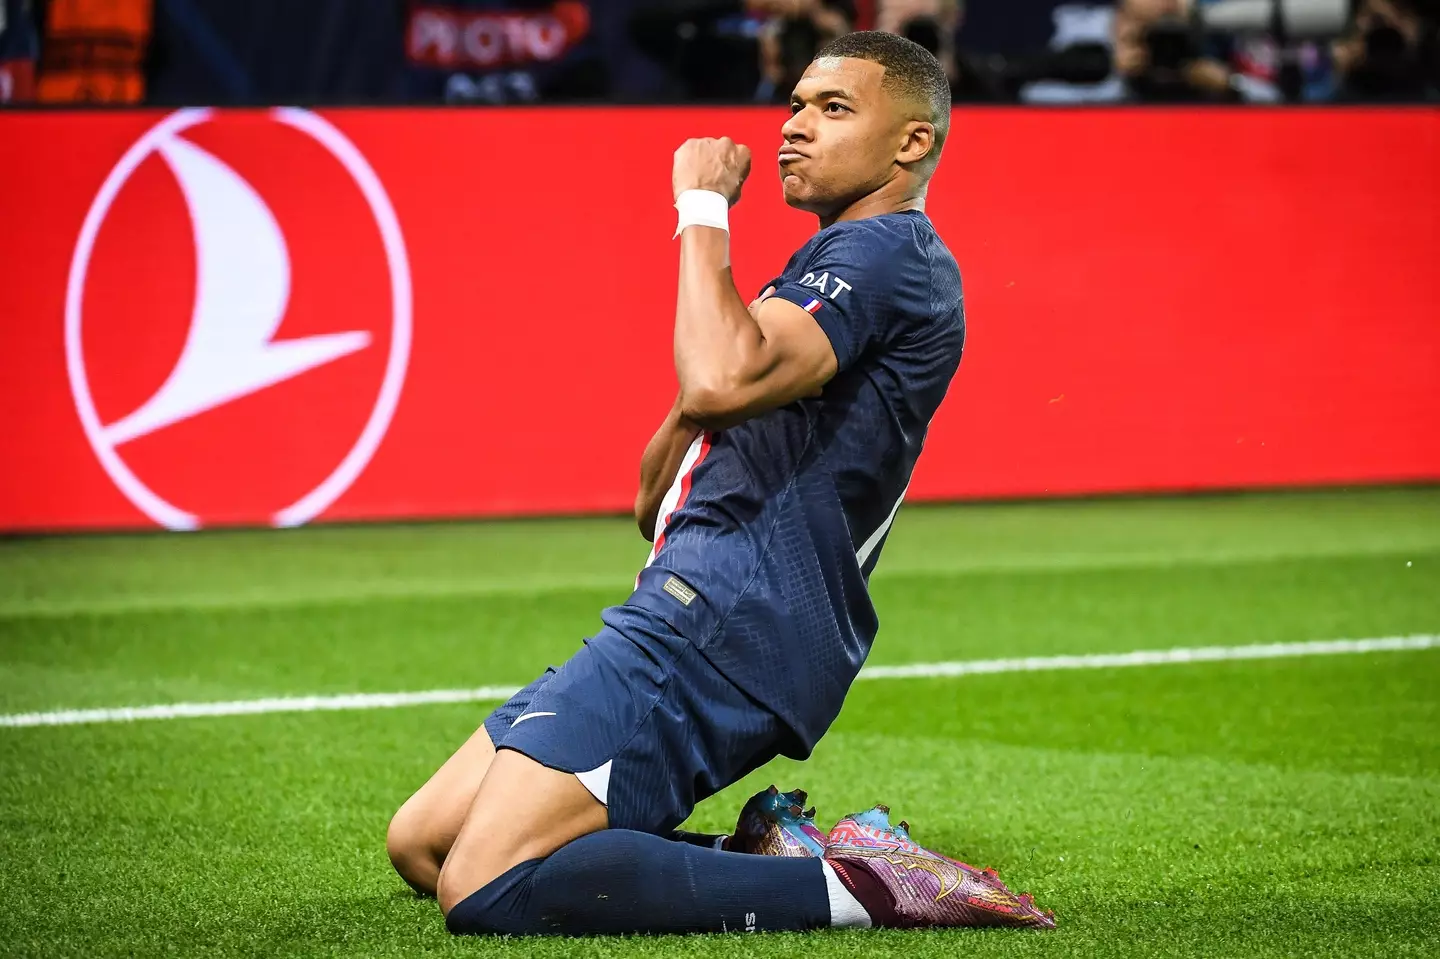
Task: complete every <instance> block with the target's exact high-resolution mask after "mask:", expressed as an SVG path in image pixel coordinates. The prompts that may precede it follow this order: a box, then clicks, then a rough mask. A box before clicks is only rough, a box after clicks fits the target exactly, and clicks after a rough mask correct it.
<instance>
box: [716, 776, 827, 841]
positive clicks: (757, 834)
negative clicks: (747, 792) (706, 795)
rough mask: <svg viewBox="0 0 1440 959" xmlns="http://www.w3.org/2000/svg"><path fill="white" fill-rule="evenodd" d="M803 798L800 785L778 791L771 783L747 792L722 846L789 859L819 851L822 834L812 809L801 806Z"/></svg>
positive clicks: (804, 795)
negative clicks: (753, 793) (732, 829)
mask: <svg viewBox="0 0 1440 959" xmlns="http://www.w3.org/2000/svg"><path fill="white" fill-rule="evenodd" d="M806 798H807V797H806V794H805V790H803V789H796V790H792V791H791V792H788V793H782V792H781V791H780V790H779V789H777V788H775V787H774V786H771V787H770V788H769V789H767V790H765V791H764V792H758V793H756V794H755V795H753V796H751V797H750V800H749V802H747V803H745V808H744V809H741V810H740V819H739V821H737V822H736V823H735V834H734V835H733V836H731V837H730V841H729V843H728V844H726V847H725V848H727V849H729V850H730V851H731V852H747V853H752V854H755V855H759V856H785V857H788V858H791V859H805V858H810V859H814V858H818V857H819V856H821V855H823V854H824V853H825V834H824V833H823V832H821V831H820V830H819V829H817V828H816V827H815V810H814V809H809V810H807V809H806V808H805V800H806Z"/></svg>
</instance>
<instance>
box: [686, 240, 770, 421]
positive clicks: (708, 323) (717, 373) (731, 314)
mask: <svg viewBox="0 0 1440 959" xmlns="http://www.w3.org/2000/svg"><path fill="white" fill-rule="evenodd" d="M728 242H729V238H728V236H727V235H726V233H725V232H724V231H723V230H714V229H707V228H705V227H690V228H689V229H687V230H686V231H685V233H684V234H683V236H682V237H681V239H680V293H679V298H678V301H677V302H676V306H675V372H676V374H677V375H678V376H679V378H680V405H681V409H682V411H683V412H684V413H685V414H686V416H688V417H689V418H691V419H692V420H694V421H695V422H697V423H700V424H702V425H705V426H712V425H716V424H711V423H709V422H707V417H708V416H709V411H711V410H714V409H716V408H717V407H723V406H724V405H725V403H724V398H725V397H728V396H730V395H733V394H734V393H735V392H736V391H737V390H740V389H743V388H744V387H745V386H746V385H748V384H749V383H751V382H753V381H754V380H755V379H756V378H757V375H758V373H759V372H763V366H764V363H765V337H764V336H763V335H762V334H761V331H760V326H759V325H758V324H757V323H756V322H755V318H754V317H752V316H751V315H750V311H749V310H748V309H747V308H746V306H745V301H744V300H742V299H741V297H740V293H739V291H738V290H736V289H735V281H734V279H733V278H732V277H731V275H730V270H729V269H728V267H726V265H725V262H726V258H727V249H728Z"/></svg>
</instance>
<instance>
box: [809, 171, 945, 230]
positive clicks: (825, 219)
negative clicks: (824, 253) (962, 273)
mask: <svg viewBox="0 0 1440 959" xmlns="http://www.w3.org/2000/svg"><path fill="white" fill-rule="evenodd" d="M924 209H925V194H924V193H923V192H922V193H920V194H919V195H914V194H911V193H910V192H909V191H907V190H905V189H904V188H903V187H901V185H900V184H899V183H898V182H896V181H891V182H890V183H887V184H885V185H884V186H882V187H881V188H880V189H878V190H876V191H875V192H874V193H867V194H866V195H865V196H862V197H861V198H860V199H858V200H856V201H855V202H854V203H852V204H850V205H849V206H847V207H846V208H845V209H843V210H841V211H840V212H839V213H836V214H834V215H833V216H822V217H820V229H822V230H823V229H825V228H826V227H827V226H829V225H830V224H832V223H839V222H841V221H843V220H863V219H865V218H867V217H872V216H883V215H885V214H886V213H901V212H904V211H905V210H920V211H922V212H923V211H924Z"/></svg>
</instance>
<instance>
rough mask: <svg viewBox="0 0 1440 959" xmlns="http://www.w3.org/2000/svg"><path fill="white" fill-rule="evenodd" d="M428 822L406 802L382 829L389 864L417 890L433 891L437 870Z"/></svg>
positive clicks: (429, 892)
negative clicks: (386, 826) (386, 827)
mask: <svg viewBox="0 0 1440 959" xmlns="http://www.w3.org/2000/svg"><path fill="white" fill-rule="evenodd" d="M431 831H432V829H431V824H430V823H428V822H427V821H426V819H425V817H424V816H423V815H422V813H421V811H420V810H419V809H418V808H416V807H415V805H414V804H412V803H409V802H407V803H406V804H405V805H403V806H401V807H400V808H399V810H397V811H396V813H395V815H394V816H393V817H391V819H390V826H389V828H388V829H386V831H385V852H386V853H387V854H388V855H389V856H390V864H391V865H392V866H394V867H395V871H396V872H397V873H399V874H400V878H401V879H404V880H405V881H406V882H408V883H409V884H410V885H411V886H412V887H413V888H414V889H415V890H416V891H417V892H421V893H426V894H432V895H433V894H434V892H435V880H436V878H437V876H438V874H439V871H440V862H439V861H438V860H437V857H436V855H435V850H434V843H433V842H432V840H431Z"/></svg>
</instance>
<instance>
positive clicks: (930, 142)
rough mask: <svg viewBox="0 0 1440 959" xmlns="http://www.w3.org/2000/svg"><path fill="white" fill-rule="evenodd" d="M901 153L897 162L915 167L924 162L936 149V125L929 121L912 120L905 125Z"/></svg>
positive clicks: (898, 154)
mask: <svg viewBox="0 0 1440 959" xmlns="http://www.w3.org/2000/svg"><path fill="white" fill-rule="evenodd" d="M901 132H902V138H901V141H900V151H899V152H898V153H897V154H896V155H895V162H896V163H901V164H904V165H905V166H913V165H914V164H916V163H920V162H922V161H923V160H924V159H925V158H926V157H928V156H929V155H930V153H931V152H932V151H933V150H934V149H935V124H933V123H931V122H930V121H929V120H910V121H908V122H907V123H906V124H905V127H904V129H903V130H902V131H901Z"/></svg>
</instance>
